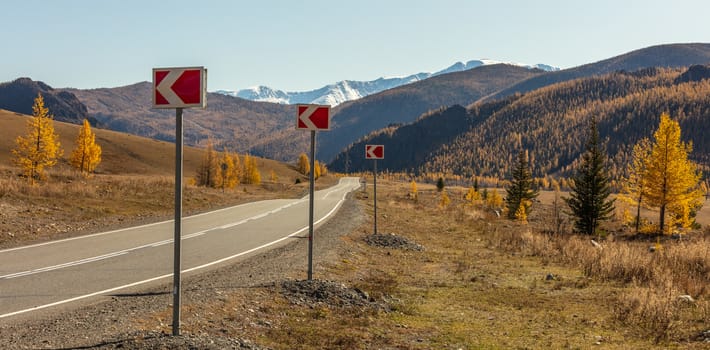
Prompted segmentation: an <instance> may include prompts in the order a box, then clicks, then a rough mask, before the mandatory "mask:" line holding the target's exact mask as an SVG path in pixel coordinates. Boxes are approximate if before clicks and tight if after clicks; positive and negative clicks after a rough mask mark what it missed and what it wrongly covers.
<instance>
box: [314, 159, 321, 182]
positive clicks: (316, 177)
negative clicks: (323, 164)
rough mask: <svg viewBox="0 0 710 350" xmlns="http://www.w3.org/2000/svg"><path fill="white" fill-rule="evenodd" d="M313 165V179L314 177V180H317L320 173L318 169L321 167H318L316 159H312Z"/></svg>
mask: <svg viewBox="0 0 710 350" xmlns="http://www.w3.org/2000/svg"><path fill="white" fill-rule="evenodd" d="M313 167H314V168H315V169H314V172H313V179H314V180H318V178H319V177H320V175H321V173H320V170H321V169H320V162H319V161H317V160H316V161H314V162H313Z"/></svg>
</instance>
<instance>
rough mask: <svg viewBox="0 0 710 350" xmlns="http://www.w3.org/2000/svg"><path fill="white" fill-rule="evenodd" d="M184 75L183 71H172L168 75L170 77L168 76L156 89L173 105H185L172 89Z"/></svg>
mask: <svg viewBox="0 0 710 350" xmlns="http://www.w3.org/2000/svg"><path fill="white" fill-rule="evenodd" d="M182 73H183V71H182V70H171V71H170V73H168V75H166V76H165V78H163V80H162V81H161V82H160V84H158V86H157V87H156V88H155V89H156V90H158V92H160V94H161V95H163V97H165V99H166V100H168V102H170V104H171V105H179V104H182V103H183V101H182V99H181V98H180V97H179V96H178V95H177V94H176V93H175V91H173V89H172V86H173V84H175V82H176V81H177V80H178V79H179V78H180V76H181V75H182Z"/></svg>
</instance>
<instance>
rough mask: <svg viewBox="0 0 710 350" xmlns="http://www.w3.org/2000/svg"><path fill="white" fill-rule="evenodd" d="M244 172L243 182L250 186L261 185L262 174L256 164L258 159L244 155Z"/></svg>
mask: <svg viewBox="0 0 710 350" xmlns="http://www.w3.org/2000/svg"><path fill="white" fill-rule="evenodd" d="M243 169H244V170H243V172H242V182H243V183H245V184H250V185H258V184H260V183H261V173H259V168H258V167H257V164H256V158H254V157H252V156H250V155H248V154H246V155H244V167H243Z"/></svg>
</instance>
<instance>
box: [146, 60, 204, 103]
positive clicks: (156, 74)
mask: <svg viewBox="0 0 710 350" xmlns="http://www.w3.org/2000/svg"><path fill="white" fill-rule="evenodd" d="M206 94H207V69H205V68H204V67H180V68H153V108H187V107H201V108H205V105H206V102H207V98H206V96H205V95H206Z"/></svg>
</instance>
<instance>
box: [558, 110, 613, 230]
mask: <svg viewBox="0 0 710 350" xmlns="http://www.w3.org/2000/svg"><path fill="white" fill-rule="evenodd" d="M605 163H606V154H605V153H604V151H603V147H602V145H601V144H600V141H599V131H598V130H597V122H596V120H595V119H594V118H592V120H591V122H590V126H589V139H588V140H587V143H586V146H585V151H584V154H582V162H581V163H580V165H579V167H578V168H577V172H576V174H575V175H574V176H573V177H572V180H573V181H571V182H570V188H571V193H570V197H569V198H564V200H565V202H566V203H567V206H568V207H569V209H570V214H571V215H572V216H573V217H574V220H575V222H574V227H575V229H576V230H577V231H579V232H582V233H584V234H587V235H593V234H595V233H596V232H597V229H598V228H599V225H600V223H601V222H602V221H604V220H608V219H610V218H611V216H612V212H613V211H614V200H613V199H609V195H610V194H611V186H610V184H609V175H608V173H607V169H606V167H605V165H606V164H605Z"/></svg>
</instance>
